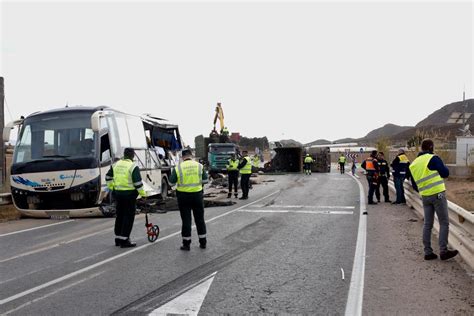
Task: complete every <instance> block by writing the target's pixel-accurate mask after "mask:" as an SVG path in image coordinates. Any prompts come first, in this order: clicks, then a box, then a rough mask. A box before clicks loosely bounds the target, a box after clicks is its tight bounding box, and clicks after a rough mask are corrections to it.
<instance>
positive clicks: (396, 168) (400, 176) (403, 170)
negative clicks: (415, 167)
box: [391, 148, 410, 204]
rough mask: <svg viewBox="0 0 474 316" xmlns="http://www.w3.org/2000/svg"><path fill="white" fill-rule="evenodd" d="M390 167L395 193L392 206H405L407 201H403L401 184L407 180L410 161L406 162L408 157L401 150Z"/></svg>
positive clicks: (403, 190)
mask: <svg viewBox="0 0 474 316" xmlns="http://www.w3.org/2000/svg"><path fill="white" fill-rule="evenodd" d="M391 166H392V169H393V183H394V184H395V191H396V193H397V198H396V200H395V202H393V203H392V204H405V203H406V202H407V201H406V199H405V189H404V187H403V182H404V181H405V179H408V178H409V174H410V169H409V167H410V160H408V157H407V156H406V155H405V150H404V149H403V148H400V149H399V150H398V155H397V157H395V159H393V161H392V165H391Z"/></svg>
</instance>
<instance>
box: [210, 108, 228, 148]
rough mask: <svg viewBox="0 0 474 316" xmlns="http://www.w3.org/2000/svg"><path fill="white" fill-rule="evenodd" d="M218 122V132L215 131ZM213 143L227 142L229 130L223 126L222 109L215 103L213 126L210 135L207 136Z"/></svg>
mask: <svg viewBox="0 0 474 316" xmlns="http://www.w3.org/2000/svg"><path fill="white" fill-rule="evenodd" d="M217 120H219V124H220V131H219V132H218V131H217V130H216V123H217ZM209 137H210V138H211V140H212V142H213V143H227V142H229V130H228V129H227V127H225V125H224V110H223V109H222V105H221V104H220V103H217V106H216V114H215V115H214V126H213V128H212V131H211V133H210V134H209Z"/></svg>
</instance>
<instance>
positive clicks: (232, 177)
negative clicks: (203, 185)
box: [226, 154, 239, 198]
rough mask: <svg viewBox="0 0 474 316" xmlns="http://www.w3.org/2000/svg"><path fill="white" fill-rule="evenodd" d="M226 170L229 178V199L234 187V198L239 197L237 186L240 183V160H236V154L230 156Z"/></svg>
mask: <svg viewBox="0 0 474 316" xmlns="http://www.w3.org/2000/svg"><path fill="white" fill-rule="evenodd" d="M226 168H227V178H228V180H229V193H227V198H230V197H231V196H232V187H234V196H235V197H238V193H237V191H238V189H237V185H238V183H239V160H238V159H237V158H236V156H235V154H232V155H231V156H230V159H229V160H228V161H227V165H226Z"/></svg>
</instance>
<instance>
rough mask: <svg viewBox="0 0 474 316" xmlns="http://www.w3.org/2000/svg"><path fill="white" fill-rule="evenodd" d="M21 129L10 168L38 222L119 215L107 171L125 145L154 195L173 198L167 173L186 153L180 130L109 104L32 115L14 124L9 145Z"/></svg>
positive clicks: (25, 208)
mask: <svg viewBox="0 0 474 316" xmlns="http://www.w3.org/2000/svg"><path fill="white" fill-rule="evenodd" d="M15 126H18V128H19V133H18V139H17V142H16V146H15V150H14V154H13V162H12V166H11V176H10V181H11V193H12V199H13V203H14V205H15V207H16V208H17V209H18V210H19V211H20V212H21V213H22V214H24V215H26V216H31V217H85V216H111V215H113V214H114V212H115V210H114V207H113V201H112V197H111V194H109V193H108V192H107V191H108V190H107V187H106V183H105V174H106V173H107V171H108V170H109V168H110V167H111V165H112V163H113V162H115V161H117V160H118V159H120V158H121V157H122V156H123V150H124V148H126V147H131V148H134V149H135V153H136V157H135V161H136V163H137V164H138V166H139V168H140V171H141V175H142V178H143V182H144V187H145V191H146V192H147V195H148V196H162V195H166V194H167V193H168V190H169V188H170V186H169V183H168V175H169V173H170V172H171V168H172V167H173V166H174V164H175V161H176V160H177V159H178V158H177V156H178V155H179V152H180V150H181V149H182V143H181V136H180V135H179V130H178V127H177V126H176V125H166V124H160V122H159V120H157V119H154V118H152V117H149V116H146V117H140V116H134V115H130V114H126V113H123V112H119V111H116V110H114V109H111V108H108V107H98V108H93V107H82V106H74V107H66V108H61V109H55V110H50V111H44V112H37V113H33V114H31V115H30V116H28V117H26V118H22V119H20V120H17V121H14V122H11V123H10V124H7V126H6V127H5V130H4V133H3V138H4V141H7V140H8V138H9V136H10V132H11V130H12V128H14V127H15ZM160 137H161V138H160Z"/></svg>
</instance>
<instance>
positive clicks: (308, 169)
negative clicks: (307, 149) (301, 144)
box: [304, 154, 314, 175]
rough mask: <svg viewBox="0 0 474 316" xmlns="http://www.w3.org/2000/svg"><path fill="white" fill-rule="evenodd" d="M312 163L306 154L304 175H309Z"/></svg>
mask: <svg viewBox="0 0 474 316" xmlns="http://www.w3.org/2000/svg"><path fill="white" fill-rule="evenodd" d="M313 161H314V160H313V158H312V157H311V156H310V155H309V154H306V157H304V173H305V174H306V175H310V174H311V165H312V164H313Z"/></svg>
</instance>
